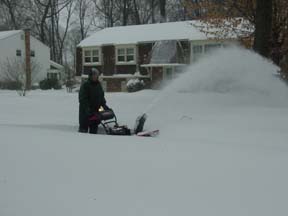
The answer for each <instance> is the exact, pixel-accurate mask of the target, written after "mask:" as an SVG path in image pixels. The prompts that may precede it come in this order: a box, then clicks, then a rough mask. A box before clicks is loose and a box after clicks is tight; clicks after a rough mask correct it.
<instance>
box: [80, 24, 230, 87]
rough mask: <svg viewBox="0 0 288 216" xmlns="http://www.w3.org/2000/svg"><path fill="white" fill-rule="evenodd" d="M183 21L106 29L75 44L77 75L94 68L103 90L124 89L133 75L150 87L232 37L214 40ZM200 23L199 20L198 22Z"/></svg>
mask: <svg viewBox="0 0 288 216" xmlns="http://www.w3.org/2000/svg"><path fill="white" fill-rule="evenodd" d="M194 22H197V21H182V22H170V23H157V24H146V25H133V26H120V27H111V28H105V29H103V30H100V31H97V32H95V33H94V34H92V35H91V36H89V37H87V38H86V39H84V40H83V41H81V42H80V44H79V45H78V46H77V50H76V75H77V76H82V77H83V76H84V77H85V75H87V73H88V72H89V71H90V70H91V68H92V67H96V68H97V69H98V70H100V71H101V73H102V75H101V77H100V79H101V80H102V83H103V87H104V89H105V90H106V91H125V90H126V83H127V82H128V81H129V80H130V79H133V78H140V79H144V80H145V82H146V83H147V84H148V85H149V86H150V87H152V88H157V86H158V85H159V83H161V82H162V81H163V80H166V79H172V78H173V77H174V76H175V75H176V74H177V73H179V72H181V70H182V69H183V67H185V65H188V64H191V63H193V62H195V61H196V60H197V59H199V58H200V57H201V56H202V55H203V54H205V53H207V52H209V51H210V50H212V49H214V48H218V47H221V46H223V45H225V44H227V43H230V42H231V41H233V40H225V41H224V40H221V41H220V40H216V39H213V38H212V37H209V36H207V35H206V34H205V33H203V32H201V31H200V30H199V29H198V28H196V27H195V26H194V25H193V23H194ZM198 22H199V21H198Z"/></svg>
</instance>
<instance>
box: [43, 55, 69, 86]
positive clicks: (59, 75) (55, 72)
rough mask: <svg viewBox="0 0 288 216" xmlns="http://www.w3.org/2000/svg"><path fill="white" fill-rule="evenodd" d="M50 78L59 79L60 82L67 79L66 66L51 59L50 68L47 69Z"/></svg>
mask: <svg viewBox="0 0 288 216" xmlns="http://www.w3.org/2000/svg"><path fill="white" fill-rule="evenodd" d="M47 78H48V79H57V80H59V81H60V83H64V81H65V71H64V66H63V65H60V64H58V63H56V62H54V61H52V60H50V69H48V70H47Z"/></svg>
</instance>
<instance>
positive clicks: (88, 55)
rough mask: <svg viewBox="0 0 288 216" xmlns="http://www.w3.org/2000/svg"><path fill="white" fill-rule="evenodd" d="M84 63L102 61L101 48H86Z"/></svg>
mask: <svg viewBox="0 0 288 216" xmlns="http://www.w3.org/2000/svg"><path fill="white" fill-rule="evenodd" d="M84 63H88V64H95V63H100V51H99V49H89V50H84Z"/></svg>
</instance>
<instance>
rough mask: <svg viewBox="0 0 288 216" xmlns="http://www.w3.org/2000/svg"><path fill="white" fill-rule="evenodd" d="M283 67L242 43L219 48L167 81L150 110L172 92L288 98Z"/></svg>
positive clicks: (254, 99) (252, 99)
mask: <svg viewBox="0 0 288 216" xmlns="http://www.w3.org/2000/svg"><path fill="white" fill-rule="evenodd" d="M278 71H279V68H278V67H277V66H275V65H274V64H273V63H271V62H270V61H268V60H267V59H265V58H263V57H261V56H260V55H258V54H256V53H255V52H253V51H250V50H247V49H243V48H240V47H229V48H225V49H223V48H222V49H218V50H216V51H215V52H212V53H210V54H209V55H207V56H205V57H203V58H202V59H200V60H199V61H198V62H197V63H195V64H193V65H191V66H190V67H188V69H187V70H186V71H185V72H184V73H182V74H181V75H180V76H179V77H178V78H176V79H175V80H173V82H171V83H169V84H168V85H166V86H165V87H164V88H163V90H162V92H161V94H160V95H158V96H157V97H156V98H155V99H154V100H153V101H152V103H151V104H150V105H149V106H148V108H147V110H146V113H149V112H150V111H151V110H153V107H154V106H156V105H157V104H159V103H161V101H162V100H163V99H165V98H167V96H169V95H170V94H171V93H175V92H186V93H187V92H188V93H193V94H200V93H201V94H214V95H215V94H217V95H218V96H219V95H224V96H227V95H231V96H232V97H230V98H233V99H234V100H237V98H241V99H243V97H246V98H249V102H253V103H255V102H257V101H259V100H261V102H263V101H264V102H265V103H270V104H272V103H282V102H285V101H287V98H288V91H287V89H288V88H287V85H286V84H285V83H284V82H283V81H281V80H280V78H279V77H278V75H277V74H278Z"/></svg>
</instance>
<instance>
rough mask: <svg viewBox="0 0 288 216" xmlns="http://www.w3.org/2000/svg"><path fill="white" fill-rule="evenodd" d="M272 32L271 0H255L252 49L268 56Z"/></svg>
mask: <svg viewBox="0 0 288 216" xmlns="http://www.w3.org/2000/svg"><path fill="white" fill-rule="evenodd" d="M271 33H272V0H257V6H256V20H255V37H254V46H253V48H254V50H255V51H256V52H258V53H259V54H260V55H262V56H265V57H269V55H270V48H271Z"/></svg>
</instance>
